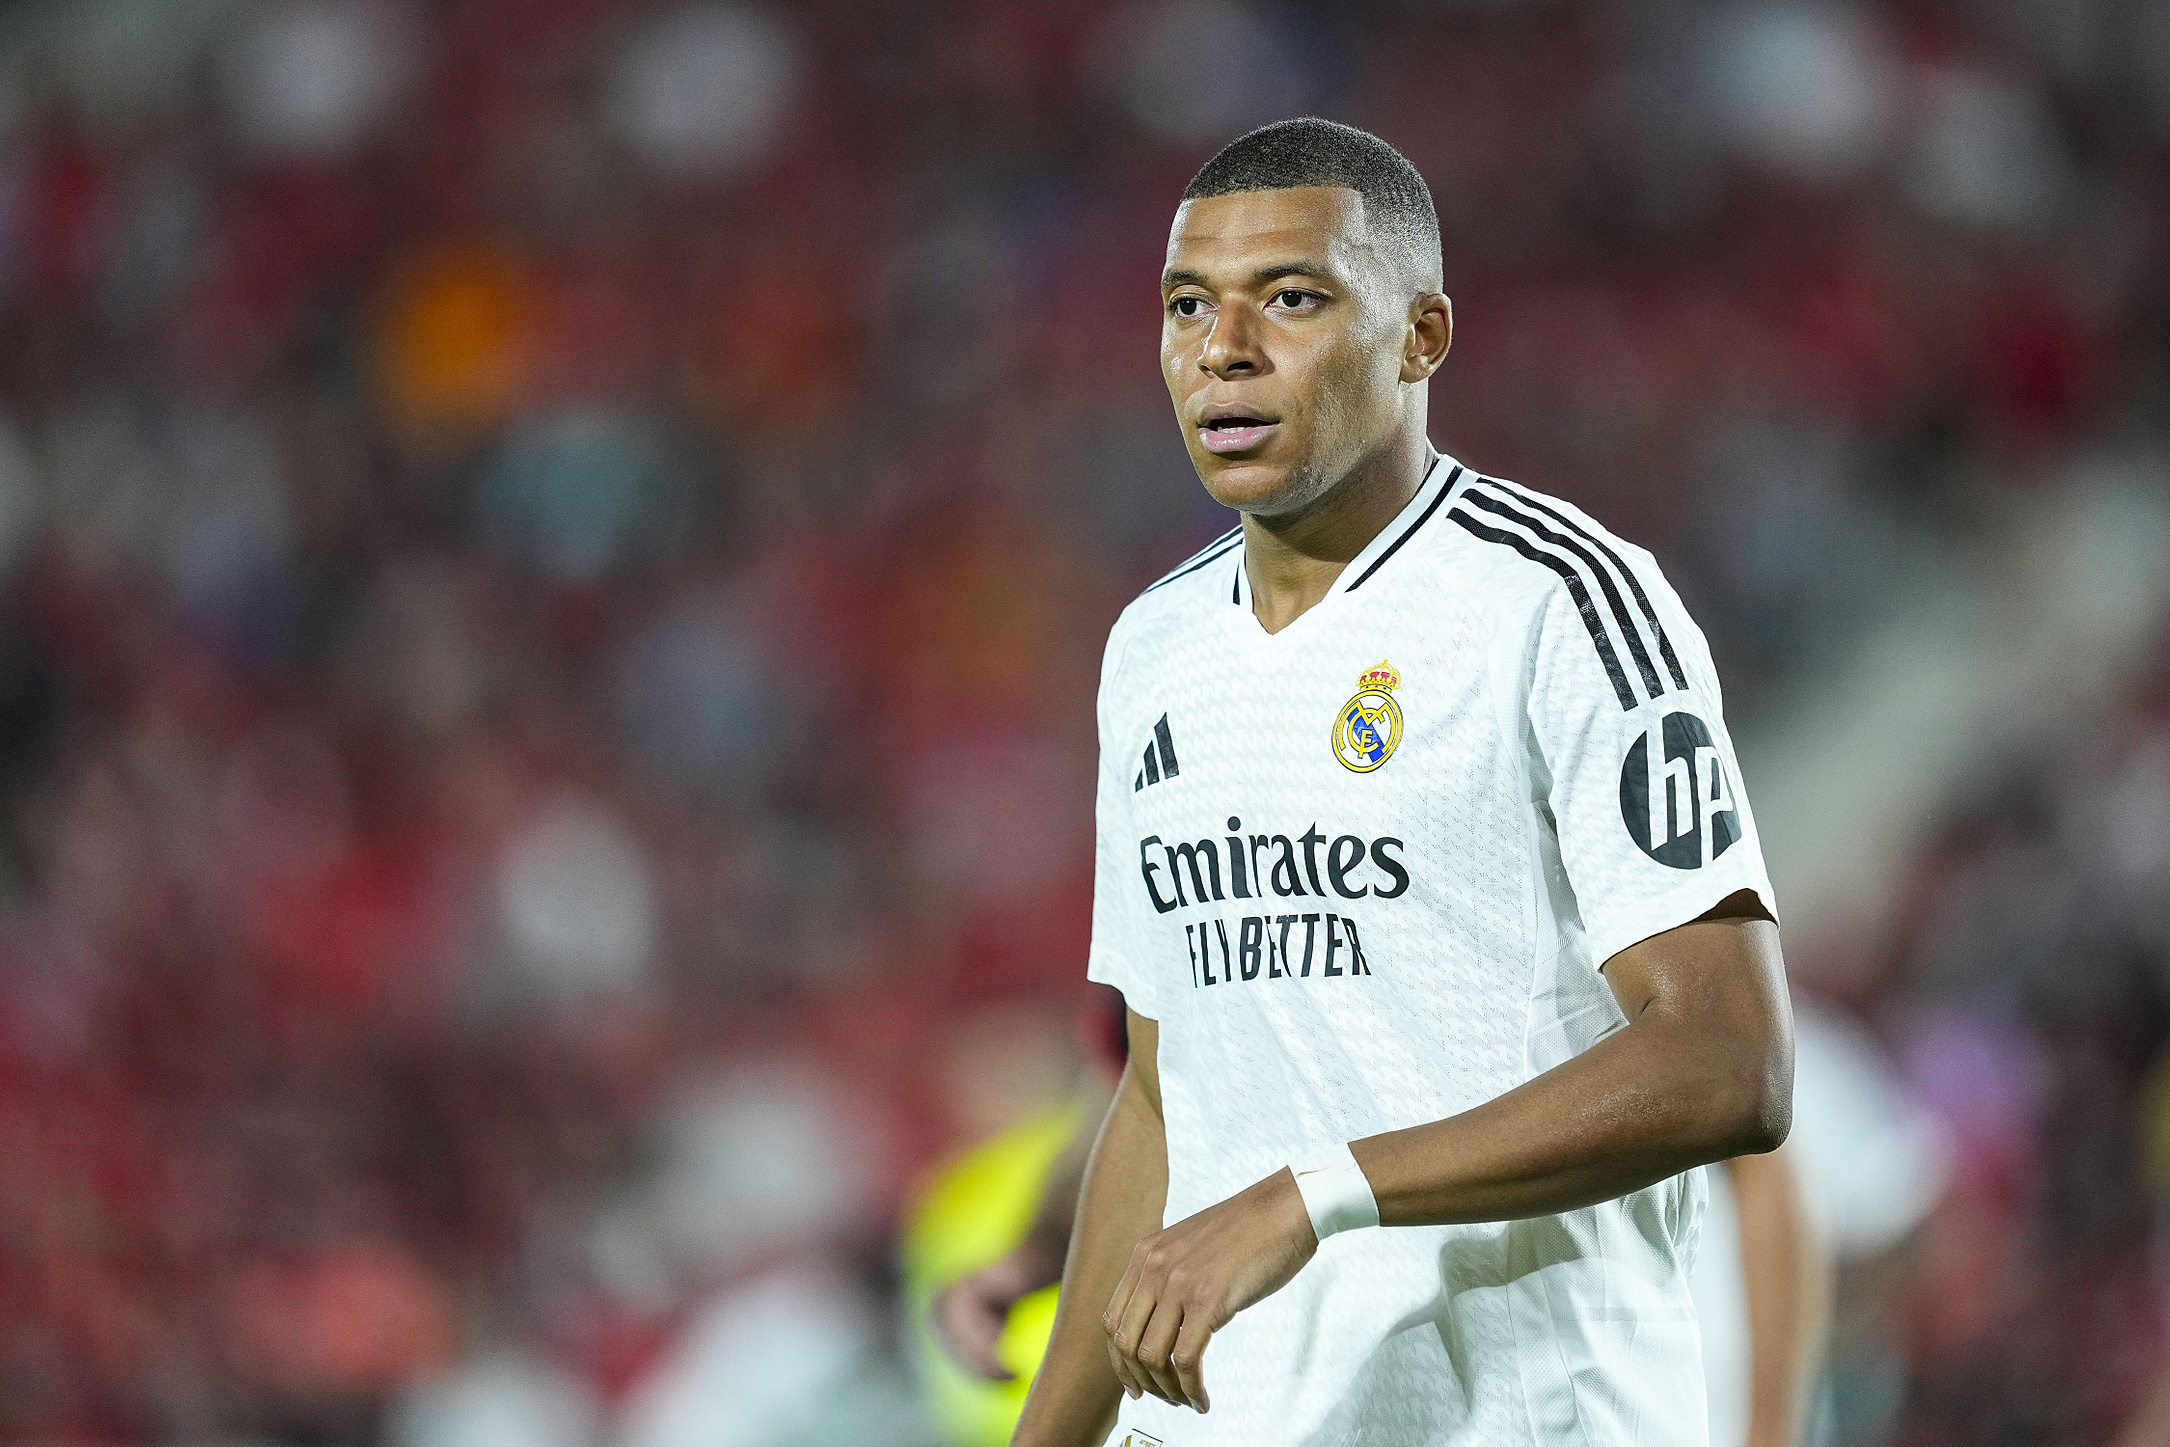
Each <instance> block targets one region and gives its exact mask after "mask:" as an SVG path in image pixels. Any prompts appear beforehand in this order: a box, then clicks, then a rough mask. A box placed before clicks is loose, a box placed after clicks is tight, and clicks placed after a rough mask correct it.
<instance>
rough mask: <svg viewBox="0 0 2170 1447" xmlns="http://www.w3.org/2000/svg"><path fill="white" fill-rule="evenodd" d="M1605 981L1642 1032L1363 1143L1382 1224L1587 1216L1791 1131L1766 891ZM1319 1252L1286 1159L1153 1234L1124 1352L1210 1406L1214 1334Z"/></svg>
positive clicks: (1140, 1268) (1136, 1273)
mask: <svg viewBox="0 0 2170 1447" xmlns="http://www.w3.org/2000/svg"><path fill="white" fill-rule="evenodd" d="M1605 978H1606V981H1607V983H1609V984H1610V985H1611V987H1612V992H1613V995H1614V997H1615V998H1616V999H1617V1000H1618V1001H1619V1004H1620V1009H1621V1011H1622V1013H1623V1014H1624V1015H1625V1016H1626V1017H1627V1025H1626V1027H1625V1028H1623V1029H1619V1030H1615V1031H1614V1032H1613V1033H1612V1034H1610V1035H1608V1036H1606V1037H1605V1038H1604V1039H1603V1040H1600V1041H1598V1042H1597V1044H1595V1045H1593V1046H1591V1047H1590V1048H1589V1049H1588V1050H1585V1051H1584V1052H1582V1053H1581V1054H1580V1055H1577V1056H1576V1057H1575V1058H1573V1059H1572V1060H1568V1061H1566V1062H1564V1063H1562V1064H1560V1065H1557V1066H1555V1067H1553V1068H1552V1069H1550V1070H1548V1071H1546V1072H1544V1073H1543V1074H1542V1075H1539V1076H1536V1077H1535V1078H1533V1079H1531V1080H1529V1081H1526V1082H1524V1083H1523V1084H1521V1085H1519V1086H1517V1087H1516V1088H1514V1089H1513V1090H1510V1091H1508V1092H1507V1093H1506V1094H1504V1095H1502V1096H1499V1097H1498V1098H1497V1099H1494V1100H1491V1101H1487V1102H1486V1103H1485V1104H1483V1105H1480V1106H1478V1107H1476V1108H1475V1109H1473V1110H1467V1111H1464V1112H1462V1113H1461V1114H1459V1115H1455V1116H1450V1117H1448V1118H1447V1119H1445V1120H1438V1121H1433V1122H1431V1123H1429V1124H1426V1125H1419V1126H1412V1127H1410V1128H1409V1129H1406V1130H1398V1131H1389V1132H1387V1133H1385V1134H1383V1135H1375V1136H1369V1137H1367V1138H1365V1139H1363V1140H1358V1141H1352V1142H1351V1143H1350V1151H1351V1153H1352V1154H1353V1155H1354V1156H1355V1158H1356V1163H1357V1165H1358V1166H1359V1167H1360V1168H1361V1169H1362V1171H1363V1174H1364V1177H1365V1179H1366V1180H1367V1181H1368V1182H1369V1183H1370V1186H1371V1193H1372V1196H1373V1197H1374V1198H1375V1199H1376V1200H1377V1202H1378V1207H1379V1221H1380V1224H1381V1225H1384V1226H1428V1225H1443V1224H1451V1223H1458V1222H1473V1221H1505V1220H1514V1219H1518V1218H1521V1217H1527V1216H1544V1215H1552V1214H1555V1213H1558V1212H1562V1211H1572V1210H1576V1209H1578V1208H1580V1207H1583V1206H1588V1205H1591V1204H1594V1203H1595V1202H1598V1201H1607V1200H1611V1199H1613V1198H1614V1197H1617V1196H1623V1195H1626V1194H1627V1193H1629V1192H1631V1191H1636V1190H1640V1189H1641V1188H1642V1187H1644V1186H1647V1185H1650V1184H1652V1183H1653V1182H1656V1181H1660V1180H1663V1179H1665V1178H1666V1177H1668V1176H1672V1175H1676V1174H1678V1173H1679V1172H1681V1171H1684V1170H1688V1169H1689V1168H1691V1167H1694V1166H1699V1165H1704V1164H1706V1163H1708V1162H1711V1161H1718V1160H1724V1159H1727V1158H1728V1157H1731V1156H1737V1155H1744V1154H1752V1153H1756V1152H1761V1151H1768V1150H1771V1149H1773V1148H1774V1147H1776V1146H1777V1145H1779V1144H1780V1143H1781V1142H1782V1141H1784V1140H1785V1138H1786V1133H1787V1130H1788V1129H1789V1127H1790V1125H1791V1123H1792V1109H1793V1021H1792V1011H1791V1008H1790V1006H1789V1004H1788V1002H1787V997H1786V987H1785V979H1784V970H1783V967H1782V965H1781V962H1780V959H1779V952H1778V927H1777V926H1776V925H1775V924H1773V923H1772V922H1771V920H1770V917H1769V915H1768V914H1767V913H1766V912H1765V911H1764V908H1763V906H1762V904H1761V903H1760V901H1759V900H1758V899H1757V896H1756V894H1755V892H1754V891H1752V890H1741V891H1739V892H1738V893H1735V894H1733V895H1731V896H1729V897H1728V898H1726V899H1725V900H1724V901H1722V902H1721V903H1720V904H1719V905H1718V906H1717V907H1716V908H1714V909H1712V910H1710V911H1708V912H1707V913H1705V914H1704V915H1703V916H1701V917H1700V918H1698V919H1696V920H1694V921H1692V922H1690V923H1688V924H1684V925H1681V926H1679V927H1678V928H1675V929H1670V930H1667V931H1665V932H1664V933H1662V934H1659V935H1655V936H1652V937H1651V938H1649V939H1646V940H1644V941H1642V942H1641V943H1640V944H1636V945H1632V946H1630V947H1629V948H1627V949H1625V950H1622V951H1621V952H1620V953H1619V954H1617V955H1614V956H1613V957H1612V958H1611V959H1610V960H1608V961H1607V962H1606V964H1605ZM1317 1249H1318V1241H1317V1237H1316V1235H1315V1233H1314V1231H1313V1228H1312V1225H1311V1218H1310V1215H1309V1214H1308V1212H1307V1211H1306V1209H1305V1205H1304V1200H1303V1197H1302V1195H1301V1194H1300V1193H1299V1192H1298V1190H1297V1187H1296V1182H1295V1178H1294V1176H1293V1175H1291V1174H1290V1172H1289V1171H1288V1170H1286V1169H1284V1170H1281V1171H1277V1172H1275V1173H1274V1174H1273V1175H1271V1176H1268V1177H1267V1178H1266V1179H1265V1180H1262V1181H1259V1182H1258V1183H1256V1184H1255V1185H1252V1186H1250V1187H1248V1188H1247V1189H1245V1190H1244V1191H1242V1192H1240V1193H1238V1194H1237V1195H1235V1196H1232V1197H1230V1198H1229V1199H1228V1200H1226V1201H1223V1202H1221V1203H1220V1204H1219V1205H1216V1206H1212V1207H1209V1208H1207V1209H1206V1210H1204V1211H1201V1212H1199V1213H1198V1214H1196V1215H1194V1216H1191V1217H1188V1218H1186V1219H1185V1220H1182V1221H1179V1222H1177V1223H1176V1224H1175V1225H1173V1226H1171V1227H1169V1228H1167V1229H1166V1230H1164V1231H1160V1232H1158V1233H1155V1234H1154V1235H1151V1236H1148V1237H1146V1238H1145V1239H1144V1240H1142V1241H1141V1242H1139V1243H1138V1247H1137V1250H1136V1251H1135V1252H1134V1253H1133V1255H1132V1258H1131V1262H1130V1267H1129V1270H1128V1271H1127V1272H1126V1273H1125V1275H1124V1277H1123V1280H1122V1282H1121V1284H1120V1285H1119V1286H1118V1287H1117V1288H1116V1292H1115V1297H1114V1300H1113V1301H1112V1302H1111V1303H1110V1305H1109V1315H1108V1320H1109V1322H1110V1323H1111V1329H1110V1337H1111V1339H1112V1340H1113V1342H1114V1345H1115V1349H1116V1350H1117V1352H1118V1353H1120V1354H1121V1355H1123V1356H1125V1357H1126V1358H1130V1359H1132V1360H1139V1359H1140V1354H1141V1353H1143V1354H1144V1357H1143V1360H1144V1361H1146V1362H1149V1363H1150V1364H1152V1365H1154V1366H1158V1367H1160V1368H1161V1369H1163V1370H1169V1369H1172V1372H1173V1375H1175V1376H1176V1378H1177V1379H1178V1380H1179V1381H1180V1382H1181V1383H1182V1384H1183V1386H1184V1388H1185V1391H1186V1392H1187V1393H1188V1395H1189V1396H1190V1398H1191V1402H1192V1404H1193V1405H1199V1406H1202V1405H1203V1404H1204V1403H1205V1402H1206V1400H1207V1398H1206V1394H1205V1385H1204V1382H1203V1378H1202V1376H1201V1374H1200V1367H1201V1364H1202V1362H1203V1359H1204V1354H1205V1346H1206V1342H1207V1341H1208V1340H1209V1339H1210V1338H1211V1336H1212V1334H1213V1332H1215V1331H1217V1330H1219V1328H1220V1327H1221V1326H1222V1325H1224V1324H1225V1323H1226V1322H1227V1321H1228V1320H1229V1319H1230V1318H1231V1317H1233V1316H1234V1315H1235V1314H1236V1313H1237V1312H1239V1311H1241V1310H1243V1309H1244V1308H1245V1307H1247V1306H1250V1305H1251V1304H1253V1303H1254V1302H1257V1301H1259V1300H1262V1299H1263V1298H1265V1297H1267V1296H1269V1295H1271V1294H1272V1293H1273V1292H1275V1291H1277V1290H1279V1289H1280V1288H1281V1287H1282V1286H1283V1285H1285V1284H1286V1283H1287V1282H1288V1281H1289V1280H1290V1279H1291V1278H1293V1277H1294V1276H1295V1274H1296V1272H1297V1271H1298V1270H1300V1269H1301V1268H1302V1266H1303V1264H1304V1263H1305V1262H1306V1261H1308V1260H1309V1259H1310V1258H1311V1256H1312V1254H1313V1253H1314V1252H1316V1250H1317ZM1134 1375H1135V1376H1136V1377H1137V1379H1138V1380H1140V1381H1152V1380H1153V1379H1154V1374H1153V1372H1152V1371H1150V1370H1140V1371H1137V1372H1136V1373H1135V1374H1134ZM1170 1400H1174V1399H1173V1398H1171V1399H1170Z"/></svg>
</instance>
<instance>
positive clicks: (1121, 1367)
mask: <svg viewBox="0 0 2170 1447" xmlns="http://www.w3.org/2000/svg"><path fill="white" fill-rule="evenodd" d="M1108 1365H1109V1366H1110V1367H1113V1368H1114V1369H1115V1380H1116V1381H1118V1382H1120V1383H1122V1387H1123V1392H1124V1393H1125V1395H1127V1396H1129V1397H1130V1398H1131V1399H1132V1400H1133V1401H1135V1400H1136V1399H1137V1398H1138V1397H1139V1396H1140V1395H1141V1394H1142V1393H1143V1390H1144V1389H1143V1388H1141V1387H1140V1386H1139V1385H1138V1379H1137V1377H1136V1376H1134V1375H1133V1374H1132V1373H1131V1370H1130V1364H1129V1363H1128V1362H1126V1361H1124V1360H1123V1354H1122V1353H1121V1352H1120V1351H1118V1350H1117V1349H1116V1346H1115V1338H1113V1337H1109V1338H1108Z"/></svg>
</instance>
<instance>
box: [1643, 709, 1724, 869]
mask: <svg viewBox="0 0 2170 1447" xmlns="http://www.w3.org/2000/svg"><path fill="white" fill-rule="evenodd" d="M1620 817H1621V818H1622V819H1624V820H1626V821H1627V829H1628V833H1629V834H1631V835H1633V836H1634V838H1635V842H1636V843H1637V844H1639V845H1641V846H1642V850H1643V853H1645V854H1647V855H1649V856H1650V857H1651V858H1652V859H1655V860H1656V861H1658V863H1660V864H1665V865H1670V866H1671V867H1672V868H1674V869H1700V868H1701V867H1702V866H1703V865H1704V864H1705V863H1706V862H1707V861H1709V860H1713V859H1716V858H1717V857H1718V856H1719V855H1721V854H1723V853H1725V852H1726V850H1727V849H1728V848H1730V847H1731V846H1732V843H1733V841H1734V840H1736V839H1738V838H1740V837H1741V819H1740V815H1739V814H1738V813H1737V812H1735V810H1734V808H1733V784H1732V781H1731V780H1729V779H1728V778H1726V776H1725V761H1724V760H1723V759H1721V758H1719V756H1718V746H1717V745H1716V744H1714V743H1712V742H1711V738H1710V729H1709V728H1708V727H1706V726H1705V725H1704V723H1703V721H1702V720H1701V719H1699V718H1697V717H1696V716H1695V715H1694V714H1692V713H1669V714H1667V715H1666V716H1665V721H1664V722H1663V723H1662V724H1658V725H1655V726H1653V727H1650V728H1646V729H1644V730H1643V733H1642V736H1641V737H1640V738H1638V739H1636V740H1635V742H1634V743H1632V744H1630V745H1628V751H1627V758H1626V759H1624V760H1622V761H1621V764H1620Z"/></svg>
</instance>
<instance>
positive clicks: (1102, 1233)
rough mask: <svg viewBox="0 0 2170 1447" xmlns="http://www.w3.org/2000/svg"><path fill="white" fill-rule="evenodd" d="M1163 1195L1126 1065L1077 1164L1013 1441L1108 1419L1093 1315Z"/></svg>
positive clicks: (1109, 1382)
mask: <svg viewBox="0 0 2170 1447" xmlns="http://www.w3.org/2000/svg"><path fill="white" fill-rule="evenodd" d="M1135 1069H1136V1066H1135V1065H1133V1067H1132V1070H1133V1071H1134V1070H1135ZM1167 1198H1168V1148H1167V1138H1166V1134H1165V1132H1164V1130H1163V1128H1162V1125H1161V1119H1160V1114H1159V1111H1158V1109H1157V1108H1156V1106H1155V1105H1154V1104H1153V1102H1152V1101H1151V1100H1150V1098H1149V1097H1148V1095H1147V1092H1146V1091H1145V1089H1144V1088H1142V1086H1141V1085H1140V1084H1139V1082H1138V1081H1136V1080H1135V1079H1134V1078H1133V1075H1132V1074H1131V1073H1129V1072H1126V1073H1125V1075H1124V1078H1123V1084H1122V1086H1121V1087H1120V1088H1119V1089H1117V1091H1116V1093H1115V1099H1114V1100H1113V1101H1112V1102H1111V1103H1110V1104H1109V1106H1108V1113H1107V1117H1106V1119H1105V1120H1103V1121H1102V1122H1101V1126H1100V1134H1099V1138H1098V1139H1097V1140H1096V1141H1095V1143H1094V1145H1093V1152H1092V1158H1091V1160H1090V1162H1089V1163H1088V1164H1087V1166H1086V1168H1085V1181H1084V1185H1083V1187H1082V1188H1081V1190H1080V1191H1079V1197H1078V1212H1077V1227H1076V1229H1075V1230H1074V1231H1072V1232H1071V1235H1070V1252H1069V1260H1068V1262H1067V1264H1066V1265H1065V1266H1064V1268H1063V1276H1062V1295H1061V1298H1060V1300H1059V1302H1058V1303H1057V1306H1056V1311H1055V1328H1054V1334H1053V1336H1052V1337H1051V1338H1050V1339H1049V1341H1048V1347H1047V1355H1046V1357H1045V1358H1044V1359H1043V1360H1042V1362H1041V1364H1040V1370H1039V1374H1038V1375H1037V1376H1036V1377H1035V1378H1034V1379H1033V1384H1032V1391H1031V1393H1030V1395H1028V1396H1027V1397H1026V1399H1025V1409H1024V1413H1023V1415H1022V1417H1021V1418H1020V1419H1019V1421H1018V1426H1017V1433H1016V1435H1015V1436H1014V1437H1013V1438H1012V1439H1011V1440H1012V1442H1013V1443H1014V1444H1015V1447H1100V1443H1101V1442H1102V1441H1103V1440H1104V1439H1105V1438H1106V1437H1107V1434H1108V1432H1109V1430H1110V1429H1111V1428H1112V1427H1113V1426H1114V1422H1115V1409H1116V1405H1117V1400H1118V1399H1119V1398H1120V1397H1121V1395H1122V1387H1121V1385H1120V1383H1119V1382H1118V1381H1117V1379H1116V1376H1115V1370H1114V1368H1113V1367H1112V1366H1110V1365H1109V1362H1108V1346H1107V1333H1106V1331H1105V1330H1104V1329H1103V1328H1102V1326H1101V1321H1100V1317H1101V1313H1102V1312H1103V1311H1104V1310H1105V1309H1106V1307H1107V1303H1108V1298H1109V1296H1110V1295H1112V1294H1113V1293H1114V1290H1115V1286H1116V1283H1117V1282H1119V1281H1121V1280H1122V1278H1123V1271H1124V1268H1125V1267H1126V1266H1128V1265H1129V1262H1130V1254H1131V1251H1132V1249H1133V1248H1134V1247H1136V1245H1137V1244H1138V1242H1139V1241H1140V1240H1141V1239H1143V1238H1144V1237H1146V1236H1147V1235H1150V1234H1151V1233H1152V1232H1154V1231H1157V1230H1159V1229H1160V1217H1161V1212H1162V1210H1163V1208H1164V1207H1165V1205H1166V1203H1167Z"/></svg>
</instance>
